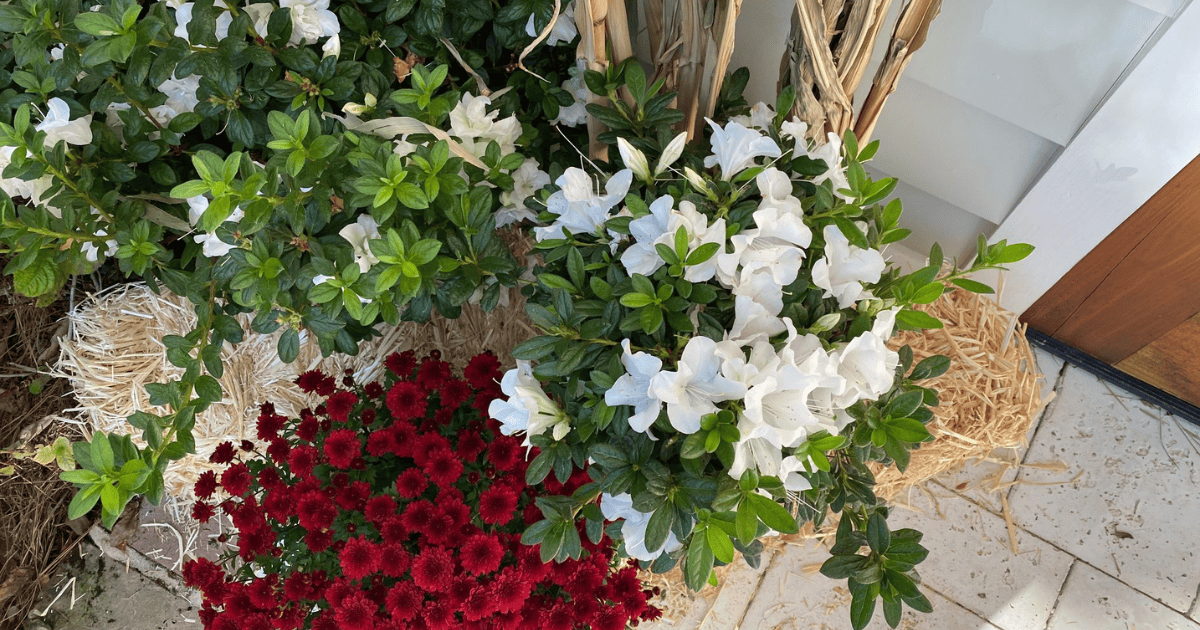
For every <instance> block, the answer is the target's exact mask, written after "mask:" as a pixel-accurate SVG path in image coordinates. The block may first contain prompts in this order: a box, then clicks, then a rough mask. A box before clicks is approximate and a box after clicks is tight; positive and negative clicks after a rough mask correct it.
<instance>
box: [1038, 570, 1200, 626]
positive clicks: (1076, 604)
mask: <svg viewBox="0 0 1200 630" xmlns="http://www.w3.org/2000/svg"><path fill="white" fill-rule="evenodd" d="M1130 629H1136V630H1200V624H1197V623H1196V622H1195V621H1192V620H1190V619H1187V618H1186V617H1184V616H1183V615H1181V614H1179V613H1178V612H1175V611H1174V610H1171V608H1169V607H1167V606H1165V605H1163V604H1161V603H1159V602H1156V601H1154V600H1153V599H1150V598H1149V597H1146V596H1145V595H1144V594H1142V593H1139V592H1137V591H1135V590H1133V589H1132V588H1130V587H1129V586H1127V585H1125V584H1124V583H1123V582H1120V581H1118V580H1116V579H1114V578H1113V577H1112V576H1109V575H1107V574H1105V573H1104V572H1102V571H1099V570H1097V569H1095V568H1094V567H1091V566H1089V565H1088V564H1086V563H1083V562H1077V563H1076V564H1075V566H1074V567H1073V568H1072V569H1071V575H1070V576H1069V577H1068V578H1067V583H1066V585H1065V586H1064V587H1063V592H1062V597H1061V598H1059V602H1058V607H1057V608H1055V610H1054V615H1053V616H1052V617H1051V618H1050V625H1049V626H1048V629H1047V630H1130Z"/></svg>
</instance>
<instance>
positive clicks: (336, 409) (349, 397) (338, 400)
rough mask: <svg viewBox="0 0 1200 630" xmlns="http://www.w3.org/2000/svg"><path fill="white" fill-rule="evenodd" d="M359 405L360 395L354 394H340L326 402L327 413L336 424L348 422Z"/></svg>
mask: <svg viewBox="0 0 1200 630" xmlns="http://www.w3.org/2000/svg"><path fill="white" fill-rule="evenodd" d="M357 403H358V395H357V394H355V393H354V392H338V393H336V394H334V395H332V396H330V397H329V399H328V400H326V401H325V413H328V414H329V417H330V418H331V419H332V420H334V421H335V422H346V421H347V420H349V419H350V412H351V411H352V410H353V409H354V405H356V404H357Z"/></svg>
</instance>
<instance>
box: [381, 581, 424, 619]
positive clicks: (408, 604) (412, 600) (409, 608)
mask: <svg viewBox="0 0 1200 630" xmlns="http://www.w3.org/2000/svg"><path fill="white" fill-rule="evenodd" d="M424 600H425V593H424V592H423V591H421V589H420V587H418V586H417V585H416V584H413V583H412V582H397V583H396V584H395V585H393V586H392V588H391V589H389V590H388V592H387V598H386V599H385V600H384V606H385V607H386V608H387V610H388V613H389V614H391V615H392V619H396V620H399V621H408V620H410V619H413V618H414V617H416V616H417V613H418V612H419V611H420V609H421V602H423V601H424Z"/></svg>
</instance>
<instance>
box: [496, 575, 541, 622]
mask: <svg viewBox="0 0 1200 630" xmlns="http://www.w3.org/2000/svg"><path fill="white" fill-rule="evenodd" d="M489 590H490V591H491V596H492V601H493V603H494V606H495V608H496V610H497V611H498V612H501V613H511V612H516V611H518V610H521V607H522V606H524V605H525V600H527V599H529V594H530V593H531V592H532V591H533V585H532V584H531V583H530V582H527V581H525V580H524V579H523V578H522V576H521V575H520V574H519V573H517V572H516V571H512V570H507V571H504V572H502V573H501V574H500V575H499V576H498V577H497V578H496V579H495V580H494V581H493V582H492V584H491V587H490V589H489Z"/></svg>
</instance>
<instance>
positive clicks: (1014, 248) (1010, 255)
mask: <svg viewBox="0 0 1200 630" xmlns="http://www.w3.org/2000/svg"><path fill="white" fill-rule="evenodd" d="M1032 253H1033V245H1030V244H1028V243H1013V244H1012V245H1005V246H1004V247H1003V248H1002V249H1000V251H999V252H998V253H997V254H996V255H995V257H993V258H992V259H991V261H989V262H991V263H993V264H997V265H1003V264H1007V263H1015V262H1017V261H1021V260H1024V259H1025V258H1026V257H1028V256H1029V255H1030V254H1032Z"/></svg>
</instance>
